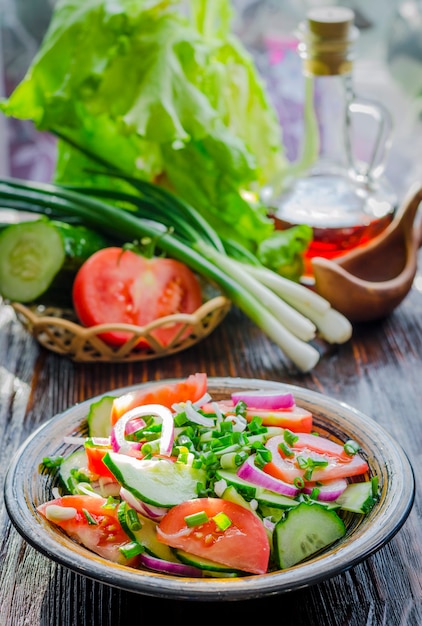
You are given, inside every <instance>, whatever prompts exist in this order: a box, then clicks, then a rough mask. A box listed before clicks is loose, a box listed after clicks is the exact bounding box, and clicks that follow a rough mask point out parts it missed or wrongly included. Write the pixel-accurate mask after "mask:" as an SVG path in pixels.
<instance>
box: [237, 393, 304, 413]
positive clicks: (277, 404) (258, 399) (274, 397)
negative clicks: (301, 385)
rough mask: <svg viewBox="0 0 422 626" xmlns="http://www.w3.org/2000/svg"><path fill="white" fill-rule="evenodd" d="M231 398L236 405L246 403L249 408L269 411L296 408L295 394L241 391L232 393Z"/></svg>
mask: <svg viewBox="0 0 422 626" xmlns="http://www.w3.org/2000/svg"><path fill="white" fill-rule="evenodd" d="M231 397H232V400H233V402H234V403H235V404H237V403H238V402H244V403H245V404H246V406H248V407H251V408H254V409H265V410H267V411H277V410H279V409H291V408H293V407H294V406H295V399H294V396H293V394H291V393H280V392H279V391H239V392H235V393H232V396H231Z"/></svg>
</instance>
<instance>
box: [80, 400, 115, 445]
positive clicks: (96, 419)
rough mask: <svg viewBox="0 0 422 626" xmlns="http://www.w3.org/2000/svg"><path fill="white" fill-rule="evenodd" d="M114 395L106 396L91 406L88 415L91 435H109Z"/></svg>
mask: <svg viewBox="0 0 422 626" xmlns="http://www.w3.org/2000/svg"><path fill="white" fill-rule="evenodd" d="M113 401H114V396H104V397H103V398H100V400H98V401H97V402H93V403H92V404H91V406H90V407H89V412H88V415H87V418H86V420H87V422H88V434H89V436H90V437H109V436H110V432H111V420H110V415H111V407H112V405H113Z"/></svg>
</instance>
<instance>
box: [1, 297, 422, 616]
mask: <svg viewBox="0 0 422 626" xmlns="http://www.w3.org/2000/svg"><path fill="white" fill-rule="evenodd" d="M196 371H206V372H207V373H208V375H209V376H240V377H254V378H264V379H267V380H276V381H281V382H287V383H290V384H295V385H300V386H303V387H306V388H308V389H310V390H314V391H318V392H320V393H323V394H328V395H330V396H331V397H333V398H335V399H337V400H341V401H344V402H346V403H348V404H350V405H352V406H354V407H355V408H357V409H359V410H361V411H363V412H364V413H365V414H367V415H369V416H371V417H372V418H373V419H374V420H375V421H377V422H378V423H379V424H381V425H382V426H383V427H384V428H386V429H388V430H389V431H390V432H391V433H392V435H393V436H394V437H395V438H396V440H397V442H399V443H400V445H401V446H402V447H403V449H404V450H405V452H406V453H407V455H408V456H409V458H410V459H411V461H412V463H413V466H414V469H415V472H416V476H417V481H418V476H419V475H420V471H421V469H422V462H421V449H422V408H421V407H422V293H421V292H420V291H418V290H417V289H416V288H414V289H413V290H412V292H411V293H410V294H409V295H408V297H407V298H406V299H405V301H404V302H403V303H402V304H401V305H400V306H399V307H398V308H397V309H396V311H394V313H393V314H392V315H391V316H390V317H389V318H387V319H385V320H382V321H378V322H373V323H368V324H361V325H355V327H354V333H353V338H352V340H351V341H350V342H348V343H347V344H345V345H342V346H330V347H328V348H327V346H325V350H324V354H323V357H322V359H321V361H320V363H319V364H318V365H317V367H316V368H315V369H314V370H313V371H312V372H310V373H309V374H300V373H298V372H297V371H296V370H295V369H294V368H293V367H292V366H291V364H290V363H289V362H288V360H287V359H286V358H285V356H284V355H283V353H282V352H281V351H280V349H279V348H278V347H277V346H275V345H274V344H273V343H272V342H271V341H269V340H268V339H267V338H266V337H265V335H263V334H262V333H261V331H259V330H258V329H257V328H256V327H255V326H254V325H253V324H251V323H250V322H249V320H248V319H246V318H245V316H244V315H243V314H242V313H241V312H239V311H238V310H237V309H232V310H231V312H230V313H229V315H228V317H227V318H226V319H225V320H224V322H223V323H222V324H221V325H220V326H219V327H218V328H217V329H216V330H215V331H214V332H213V333H212V335H211V336H210V337H208V338H207V339H206V340H204V341H203V342H201V343H200V344H198V345H197V346H195V347H193V348H191V349H189V350H187V351H185V352H182V353H179V354H178V355H174V356H172V357H168V358H163V359H157V360H154V361H148V362H137V363H133V364H126V365H119V364H78V363H74V362H72V361H70V360H69V359H67V358H66V357H61V356H58V355H55V354H53V353H51V352H47V351H46V350H44V349H43V348H40V347H39V345H38V343H37V342H36V341H35V340H34V339H33V338H32V337H31V336H30V335H28V333H27V332H26V331H25V330H24V329H23V328H22V326H21V324H20V322H18V321H17V319H16V318H15V315H14V313H13V311H12V309H11V308H10V307H8V306H6V305H5V304H3V305H1V306H0V441H1V463H0V481H1V485H2V484H3V481H4V477H5V473H6V470H7V467H8V464H9V462H10V460H11V459H12V456H13V454H14V453H15V451H16V450H17V449H18V447H19V446H20V445H21V444H22V443H23V442H24V440H25V439H26V438H27V437H28V436H29V435H30V434H31V433H32V432H33V431H34V430H35V429H36V428H37V427H38V426H39V425H41V424H43V423H45V422H46V421H47V420H48V419H49V418H50V417H52V416H53V415H55V414H57V413H59V412H61V411H63V410H65V409H67V408H68V407H71V406H72V405H74V404H75V403H77V402H82V401H83V400H86V399H88V398H90V397H93V396H95V395H97V394H99V393H103V392H106V391H108V390H111V389H115V388H118V387H123V386H126V385H130V384H134V383H137V382H144V381H148V380H160V379H165V378H175V377H177V378H179V377H185V376H187V375H189V374H191V373H194V372H196ZM421 509H422V502H421V496H420V493H419V492H418V491H417V493H416V502H415V505H414V507H413V510H412V512H411V514H410V516H409V518H408V520H407V521H406V522H405V524H404V526H403V527H402V529H401V530H400V531H399V532H398V533H397V535H396V536H395V537H394V538H393V539H392V540H391V541H390V542H389V543H388V544H387V545H386V546H385V547H383V548H382V549H381V550H379V551H378V552H377V553H376V554H375V555H373V556H371V557H370V558H368V559H367V560H366V561H365V562H363V563H361V564H359V565H357V566H356V567H354V568H352V569H351V570H349V571H348V572H346V573H343V574H341V575H338V576H335V577H334V578H332V579H331V580H328V581H326V582H324V583H322V584H318V585H315V586H313V587H310V588H304V589H300V590H296V591H293V592H290V593H286V594H282V595H275V596H271V597H268V598H264V599H258V600H247V601H242V602H224V601H222V602H202V601H193V602H191V601H182V602H178V601H174V600H166V599H159V598H153V597H148V596H143V595H138V594H132V593H129V592H125V591H120V590H118V589H115V588H112V587H108V586H106V585H103V584H101V583H98V582H96V581H92V580H90V579H89V578H86V577H84V576H80V575H77V574H75V573H73V572H71V571H69V570H67V569H65V568H63V567H61V566H59V565H57V564H55V563H54V562H52V561H50V560H49V559H47V558H46V557H44V556H42V555H41V554H39V553H38V552H37V551H36V550H35V549H33V548H32V547H30V546H28V545H27V544H26V542H25V541H24V540H23V539H21V538H20V536H19V535H18V533H17V532H16V530H15V529H14V528H13V527H12V525H11V523H10V520H9V518H8V515H7V512H6V510H5V506H4V501H3V498H1V500H0V544H1V547H0V626H24V625H25V626H26V625H28V626H29V625H30V626H38V625H40V626H82V625H83V626H115V625H116V624H117V625H124V624H130V623H137V624H142V625H143V624H148V623H150V620H154V621H155V622H157V620H158V622H157V623H160V624H164V623H165V622H167V623H171V624H186V623H187V622H188V623H189V621H190V620H192V619H193V620H195V622H196V623H198V622H199V623H202V621H203V620H204V619H205V618H207V622H208V623H209V622H210V621H211V622H212V621H213V620H218V621H220V620H224V622H225V623H228V620H229V619H230V620H231V619H235V620H236V624H242V623H245V624H246V623H247V624H252V623H253V621H255V620H259V623H265V622H268V621H270V620H271V621H272V620H274V619H277V623H279V624H288V625H290V624H292V625H293V624H295V625H296V624H298V625H301V624H304V625H308V624H309V625H310V626H314V625H318V626H325V625H326V626H384V625H385V626H420V625H421V624H422V607H421V600H422V589H421V588H422V575H421V573H422V570H421V568H422V565H421V564H422V523H421V522H422V519H421V518H422V515H421ZM135 617H136V619H135Z"/></svg>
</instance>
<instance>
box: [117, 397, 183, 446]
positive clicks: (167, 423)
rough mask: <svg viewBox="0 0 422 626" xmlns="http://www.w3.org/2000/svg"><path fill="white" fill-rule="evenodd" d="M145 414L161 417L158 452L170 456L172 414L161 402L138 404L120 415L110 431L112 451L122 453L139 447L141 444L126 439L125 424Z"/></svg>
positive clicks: (172, 429)
mask: <svg viewBox="0 0 422 626" xmlns="http://www.w3.org/2000/svg"><path fill="white" fill-rule="evenodd" d="M147 415H155V416H157V417H160V418H161V421H162V429H161V439H160V454H163V455H165V456H170V454H171V451H172V449H173V441H174V421H173V415H172V413H171V411H170V410H169V409H168V408H167V407H165V406H162V405H161V404H146V405H144V406H138V407H135V408H134V409H131V410H130V411H127V413H124V415H122V417H121V418H120V419H119V420H118V421H117V422H116V424H115V425H114V428H113V430H112V433H111V444H112V447H113V450H114V452H120V453H122V454H125V453H128V452H130V451H131V450H133V449H136V450H139V449H140V447H141V444H138V443H135V442H130V441H126V439H125V433H126V425H127V423H128V422H130V421H131V420H133V419H135V418H139V417H143V416H147ZM138 428H139V424H138Z"/></svg>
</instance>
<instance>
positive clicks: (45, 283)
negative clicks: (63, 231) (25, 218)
mask: <svg viewBox="0 0 422 626" xmlns="http://www.w3.org/2000/svg"><path fill="white" fill-rule="evenodd" d="M65 258H66V253H65V248H64V243H63V240H62V238H61V236H60V234H59V232H58V231H57V230H56V228H54V226H53V225H52V224H51V222H49V221H48V220H44V219H41V220H36V221H33V222H22V223H20V224H12V225H10V226H8V227H7V228H6V229H5V230H3V231H2V232H1V233H0V294H1V295H2V296H3V297H4V298H6V299H9V300H14V301H16V302H32V301H33V300H36V299H37V298H38V297H39V296H40V295H42V294H43V293H44V292H45V291H46V290H47V289H48V287H50V285H51V283H52V282H53V280H54V278H55V276H56V274H57V273H58V272H59V271H60V270H61V268H62V266H63V263H64V261H65Z"/></svg>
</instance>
